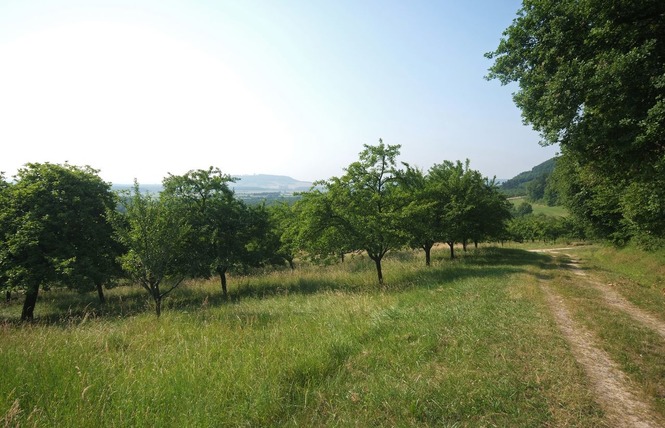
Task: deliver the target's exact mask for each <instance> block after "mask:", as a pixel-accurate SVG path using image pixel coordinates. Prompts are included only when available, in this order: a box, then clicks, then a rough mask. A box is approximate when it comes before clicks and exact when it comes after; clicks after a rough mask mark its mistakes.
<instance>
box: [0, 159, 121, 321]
mask: <svg viewBox="0 0 665 428" xmlns="http://www.w3.org/2000/svg"><path fill="white" fill-rule="evenodd" d="M1 193H2V199H3V201H2V204H1V206H0V231H1V233H2V236H1V237H0V267H1V270H2V274H0V276H4V278H5V282H4V286H5V287H7V288H8V289H23V290H25V302H24V305H23V311H22V313H21V319H23V320H29V319H32V318H33V317H34V309H35V305H36V303H37V297H38V294H39V289H40V287H49V286H51V285H58V286H67V287H70V288H75V289H78V290H81V291H87V290H91V289H94V288H95V287H97V288H98V289H100V288H101V285H102V284H103V283H104V282H105V281H106V280H108V279H109V277H110V276H111V275H113V274H114V273H115V272H116V271H115V267H114V260H115V257H116V255H117V252H118V250H119V248H118V246H117V243H115V242H114V240H113V228H112V226H111V224H110V222H109V221H108V219H107V213H108V212H109V211H110V210H113V209H115V205H116V201H115V198H114V195H113V193H112V192H111V186H110V184H108V183H105V182H104V181H102V180H101V178H99V176H98V175H97V171H96V170H94V169H92V168H90V167H87V166H86V167H77V166H74V165H69V164H64V165H57V164H50V163H44V164H40V163H31V164H27V165H26V166H25V167H23V168H21V169H20V170H19V171H18V174H17V176H16V179H15V182H14V183H13V184H11V185H8V186H5V189H4V190H3V191H2V192H1Z"/></svg>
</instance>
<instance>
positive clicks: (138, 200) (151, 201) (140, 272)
mask: <svg viewBox="0 0 665 428" xmlns="http://www.w3.org/2000/svg"><path fill="white" fill-rule="evenodd" d="M123 206H124V210H123V212H122V213H120V212H116V213H115V214H114V216H113V221H114V224H115V229H116V234H117V237H118V240H119V241H120V242H122V243H123V244H124V245H125V246H126V248H127V249H128V251H127V252H126V253H125V254H123V255H122V256H121V258H120V259H121V261H122V267H123V269H124V270H125V272H127V274H128V275H129V276H130V277H131V278H132V279H133V280H134V281H136V282H137V283H138V284H140V285H141V287H143V288H144V289H145V290H146V291H147V292H148V293H149V294H150V296H151V297H152V298H153V300H154V302H155V312H156V314H157V316H160V314H161V302H162V298H163V297H164V296H166V295H167V294H169V293H170V292H171V291H173V290H174V289H175V288H176V287H177V286H178V285H179V284H180V283H181V282H182V281H183V280H184V279H185V277H186V276H187V274H188V273H189V272H190V270H189V269H190V264H189V258H188V254H187V249H188V248H187V243H188V241H187V238H188V236H189V232H190V230H191V225H190V224H188V223H187V218H186V217H184V216H182V211H180V210H179V207H178V206H177V205H176V204H173V203H171V201H169V200H168V199H162V198H159V197H155V196H154V195H152V194H149V193H142V192H141V190H140V189H139V184H138V183H136V182H135V183H134V190H133V193H132V194H131V195H130V196H129V197H126V198H124V199H123Z"/></svg>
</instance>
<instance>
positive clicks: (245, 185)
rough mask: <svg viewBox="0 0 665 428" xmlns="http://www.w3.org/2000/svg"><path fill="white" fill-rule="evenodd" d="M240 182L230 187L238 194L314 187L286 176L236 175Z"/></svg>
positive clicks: (153, 188)
mask: <svg viewBox="0 0 665 428" xmlns="http://www.w3.org/2000/svg"><path fill="white" fill-rule="evenodd" d="M233 177H235V178H237V179H238V180H237V181H236V182H235V183H231V185H230V187H231V188H232V189H233V190H234V191H235V192H236V193H238V194H243V193H293V192H304V191H307V190H309V189H310V187H312V183H310V182H309V181H300V180H296V179H294V178H291V177H287V176H285V175H269V174H254V175H234V176H233ZM140 187H141V190H143V191H146V192H150V193H159V192H161V191H162V185H161V184H140ZM112 188H113V190H126V189H131V188H132V184H114V185H113V186H112Z"/></svg>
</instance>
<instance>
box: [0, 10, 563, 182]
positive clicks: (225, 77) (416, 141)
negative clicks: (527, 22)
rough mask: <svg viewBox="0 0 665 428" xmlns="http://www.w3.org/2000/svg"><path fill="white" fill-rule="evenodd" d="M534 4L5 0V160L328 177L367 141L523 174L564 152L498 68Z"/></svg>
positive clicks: (432, 159)
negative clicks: (550, 142)
mask: <svg viewBox="0 0 665 428" xmlns="http://www.w3.org/2000/svg"><path fill="white" fill-rule="evenodd" d="M520 6H521V2H520V1H518V0H467V1H458V0H439V1H424V0H408V1H406V0H400V1H392V0H378V1H373V0H335V1H332V0H329V1H320V0H302V1H296V0H281V1H272V0H264V1H259V0H242V1H238V0H215V1H202V0H188V1H186V0H181V1H180V0H154V1H152V0H127V1H123V0H118V1H109V0H107V1H101V0H78V1H76V0H59V1H56V0H0V171H4V172H5V175H6V177H7V178H11V177H12V176H13V175H14V174H16V172H17V170H18V168H20V167H21V166H23V165H25V164H26V163H29V162H51V163H64V162H69V163H70V164H73V165H80V166H83V165H89V166H91V167H93V168H95V169H98V170H99V175H100V176H101V177H102V178H103V179H104V180H105V181H109V182H113V183H116V184H120V183H131V182H132V181H133V180H134V179H137V180H138V181H139V183H142V184H149V183H160V182H161V181H162V179H163V178H164V177H166V176H167V175H168V174H169V173H171V174H175V175H179V174H184V173H186V172H187V171H189V170H192V169H205V168H207V167H208V166H215V167H219V168H220V169H221V170H222V171H223V172H225V173H229V174H233V175H240V174H277V175H288V176H291V177H293V178H296V179H298V180H306V181H314V180H318V179H327V178H330V177H332V176H339V175H341V174H343V173H344V168H345V167H346V166H348V165H349V164H350V163H352V162H354V161H355V160H357V159H358V153H359V152H360V151H361V150H362V149H363V144H369V145H375V144H377V143H378V141H379V139H380V138H381V139H383V141H384V143H386V144H399V145H401V156H400V157H399V160H400V161H404V162H408V163H409V164H411V165H415V166H418V167H420V168H422V169H423V170H427V169H428V168H429V167H431V166H432V165H433V164H435V163H441V162H442V161H444V160H453V161H454V160H465V159H470V161H471V168H473V169H477V170H479V171H481V172H482V173H483V174H484V175H486V176H488V177H493V176H496V177H497V178H511V177H513V176H515V175H517V174H518V173H520V172H522V171H525V170H529V169H531V168H532V167H533V166H535V165H537V164H539V163H541V162H543V161H545V160H547V159H549V158H551V157H553V156H554V155H555V154H556V153H557V147H541V146H540V145H539V144H538V143H539V141H540V138H539V135H538V133H537V132H535V131H533V130H532V129H531V128H530V127H529V126H527V125H524V124H523V122H522V118H521V115H520V111H519V109H517V107H515V105H514V104H513V101H512V95H511V94H512V92H514V91H515V90H516V89H517V86H515V85H509V86H501V85H500V83H499V82H498V81H487V80H485V79H484V76H485V75H486V74H487V69H488V68H489V67H490V66H491V61H490V60H488V59H486V58H485V57H484V53H486V52H489V51H492V50H494V49H495V48H496V46H497V45H498V43H499V40H500V38H501V34H502V32H503V30H504V29H505V28H506V27H508V26H509V25H510V23H511V22H512V20H513V19H514V17H515V16H516V12H517V10H518V9H519V8H520Z"/></svg>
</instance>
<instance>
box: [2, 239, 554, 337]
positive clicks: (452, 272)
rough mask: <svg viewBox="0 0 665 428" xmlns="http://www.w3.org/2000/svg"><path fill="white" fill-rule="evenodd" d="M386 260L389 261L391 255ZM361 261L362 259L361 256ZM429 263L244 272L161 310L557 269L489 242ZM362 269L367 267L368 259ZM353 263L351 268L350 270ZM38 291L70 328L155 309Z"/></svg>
mask: <svg viewBox="0 0 665 428" xmlns="http://www.w3.org/2000/svg"><path fill="white" fill-rule="evenodd" d="M402 259H403V260H406V261H408V262H411V261H412V262H413V263H417V262H418V261H419V260H418V259H416V258H415V257H414V255H413V254H410V255H403V256H401V259H399V258H398V260H402ZM389 261H390V260H389ZM358 262H359V263H361V264H363V262H364V261H363V260H359V261H358ZM433 262H434V263H433V266H430V267H425V266H424V262H423V266H422V268H418V269H415V270H412V271H409V272H406V273H398V274H396V275H395V276H394V279H392V280H391V278H390V277H389V276H387V282H386V283H385V284H384V285H379V284H374V285H370V286H368V285H367V284H364V283H361V282H360V280H357V281H356V282H354V281H353V280H350V281H348V282H342V281H339V280H333V279H329V278H327V277H326V274H325V273H322V275H321V276H320V277H315V278H313V277H310V276H298V277H296V278H292V279H291V278H285V279H286V280H283V281H280V280H279V278H275V280H274V281H270V282H266V281H265V280H262V281H260V282H259V281H257V282H255V283H254V284H252V278H256V279H258V278H259V277H252V276H248V277H245V279H244V280H240V279H239V280H238V281H236V282H235V284H233V283H231V284H230V287H229V299H228V300H226V299H224V297H223V295H222V293H221V290H220V291H219V292H216V293H215V292H213V293H211V292H210V289H209V288H206V289H203V288H201V287H188V286H187V284H183V285H182V286H180V287H179V288H177V289H176V290H174V292H173V293H172V294H171V295H169V296H168V297H167V298H165V299H164V301H163V303H162V309H163V311H179V312H192V311H196V310H201V309H205V308H214V307H220V306H223V305H229V304H236V303H239V302H241V301H243V300H245V299H268V298H272V297H276V296H287V295H289V294H296V295H312V294H317V293H325V292H344V293H372V292H400V291H405V290H409V289H415V288H431V287H433V286H440V285H441V284H445V283H452V282H455V281H459V280H464V279H468V278H488V277H495V278H503V277H506V276H509V275H513V274H516V273H521V272H527V271H528V269H527V268H528V267H529V266H532V267H537V268H538V269H540V270H541V271H540V272H539V273H537V274H536V275H537V276H539V277H540V276H542V275H547V274H545V273H543V272H542V271H543V270H550V269H558V268H561V266H558V265H557V263H556V261H555V258H554V257H552V256H551V255H547V254H541V253H534V252H529V251H525V250H520V249H512V248H511V249H507V248H497V247H489V248H482V249H479V250H471V251H469V252H467V253H462V254H460V255H459V256H458V258H456V259H454V260H449V259H445V258H438V259H434V260H433ZM365 267H366V269H371V268H372V266H370V264H369V263H366V264H365ZM354 269H355V268H352V269H351V270H354ZM51 293H53V291H49V292H44V293H41V297H40V300H41V301H40V302H39V303H38V305H42V304H47V305H48V307H49V310H48V311H47V312H46V313H42V314H40V315H39V316H38V318H37V319H36V320H35V321H34V322H35V323H38V324H46V325H52V326H61V327H71V326H74V325H79V324H81V323H84V322H86V321H87V320H90V319H105V320H114V319H123V318H127V317H133V316H136V315H139V314H144V313H151V312H152V313H154V303H153V301H152V299H151V298H150V296H148V295H147V293H145V291H144V290H142V289H140V288H138V287H134V290H123V291H122V293H107V302H106V303H103V304H102V303H101V302H100V301H99V299H98V298H97V295H96V293H85V294H77V293H73V292H57V291H56V292H55V293H53V294H51ZM0 323H9V324H21V323H20V321H18V320H17V319H16V318H12V317H8V316H1V317H0Z"/></svg>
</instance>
